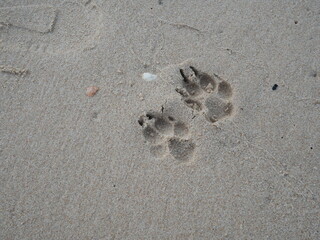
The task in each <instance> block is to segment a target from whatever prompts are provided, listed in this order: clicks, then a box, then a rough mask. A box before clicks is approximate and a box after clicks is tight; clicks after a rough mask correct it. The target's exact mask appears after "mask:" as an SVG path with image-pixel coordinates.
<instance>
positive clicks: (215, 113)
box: [176, 66, 233, 123]
mask: <svg viewBox="0 0 320 240" xmlns="http://www.w3.org/2000/svg"><path fill="white" fill-rule="evenodd" d="M180 74H181V76H182V87H178V88H176V91H177V92H178V93H179V94H180V95H181V96H182V100H183V101H184V103H185V104H186V106H188V107H189V108H192V109H193V110H195V111H196V112H199V113H201V114H203V115H204V116H205V119H206V120H207V121H209V122H212V123H214V122H217V121H219V120H221V119H224V118H227V117H229V116H231V114H232V112H233V104H232V102H231V98H232V95H233V90H232V87H231V85H230V84H229V83H228V82H227V81H225V80H223V79H222V78H220V77H219V76H218V75H215V74H214V75H213V76H210V75H209V74H207V73H204V72H201V71H199V70H197V69H196V68H195V67H192V66H190V67H186V68H184V69H180Z"/></svg>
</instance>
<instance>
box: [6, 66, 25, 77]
mask: <svg viewBox="0 0 320 240" xmlns="http://www.w3.org/2000/svg"><path fill="white" fill-rule="evenodd" d="M0 72H3V73H9V74H13V75H17V76H25V75H26V74H28V73H29V70H27V69H25V68H16V67H12V66H4V65H0Z"/></svg>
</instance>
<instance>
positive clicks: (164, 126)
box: [138, 111, 196, 163]
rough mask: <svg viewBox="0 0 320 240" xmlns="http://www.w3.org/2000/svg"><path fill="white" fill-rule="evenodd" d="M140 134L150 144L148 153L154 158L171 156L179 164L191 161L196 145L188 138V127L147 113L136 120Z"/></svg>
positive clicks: (163, 115)
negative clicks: (140, 128)
mask: <svg viewBox="0 0 320 240" xmlns="http://www.w3.org/2000/svg"><path fill="white" fill-rule="evenodd" d="M138 123H139V125H140V126H141V127H142V128H143V130H142V133H143V136H144V138H145V140H146V141H147V142H149V143H150V145H151V147H150V152H151V154H152V155H153V156H154V157H156V158H163V157H165V156H167V155H171V156H172V157H173V158H174V159H176V160H178V161H179V162H181V163H182V162H184V163H189V162H191V161H192V160H193V157H194V152H195V148H196V145H195V144H194V142H193V141H192V139H191V138H190V137H189V127H188V126H187V124H185V123H184V122H182V121H179V120H176V119H174V118H173V117H171V116H169V115H166V114H164V113H157V112H152V111H149V112H147V113H146V114H145V115H142V116H141V117H140V118H139V120H138Z"/></svg>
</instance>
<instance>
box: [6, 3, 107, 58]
mask: <svg viewBox="0 0 320 240" xmlns="http://www.w3.org/2000/svg"><path fill="white" fill-rule="evenodd" d="M0 23H1V25H2V27H1V28H0V31H3V33H2V35H3V39H2V41H3V47H4V49H5V50H12V51H33V52H34V51H36V52H39V51H40V52H45V53H50V54H65V53H69V52H74V51H83V50H89V49H92V48H94V47H95V43H96V39H97V38H98V36H99V33H100V28H101V27H102V14H101V11H99V9H98V7H97V5H96V4H95V3H94V2H93V1H86V2H84V3H81V2H79V1H64V2H63V3H61V4H60V5H58V6H56V7H53V6H48V5H28V6H18V7H4V8H0ZM17 34H18V35H17ZM17 36H18V37H17ZM20 36H23V37H20Z"/></svg>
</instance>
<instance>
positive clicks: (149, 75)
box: [142, 73, 157, 81]
mask: <svg viewBox="0 0 320 240" xmlns="http://www.w3.org/2000/svg"><path fill="white" fill-rule="evenodd" d="M142 78H143V80H146V81H154V80H156V79H157V75H155V74H152V73H144V74H142Z"/></svg>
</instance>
